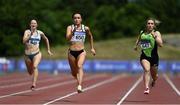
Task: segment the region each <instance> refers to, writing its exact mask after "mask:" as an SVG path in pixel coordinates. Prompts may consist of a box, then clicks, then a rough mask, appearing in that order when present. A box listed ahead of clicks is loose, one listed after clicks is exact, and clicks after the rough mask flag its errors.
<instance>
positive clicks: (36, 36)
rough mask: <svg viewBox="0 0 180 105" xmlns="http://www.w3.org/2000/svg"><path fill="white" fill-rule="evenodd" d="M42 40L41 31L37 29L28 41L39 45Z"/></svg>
mask: <svg viewBox="0 0 180 105" xmlns="http://www.w3.org/2000/svg"><path fill="white" fill-rule="evenodd" d="M40 40H41V35H40V31H38V30H37V31H36V33H35V34H33V35H32V36H31V37H30V38H29V40H28V43H29V44H33V45H38V46H39V43H40Z"/></svg>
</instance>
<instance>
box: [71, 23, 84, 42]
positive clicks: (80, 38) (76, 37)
mask: <svg viewBox="0 0 180 105" xmlns="http://www.w3.org/2000/svg"><path fill="white" fill-rule="evenodd" d="M71 28H72V35H73V36H72V38H71V41H72V42H83V43H84V42H85V38H86V30H85V26H84V25H83V24H82V25H81V29H80V30H78V29H76V27H75V25H74V24H73V25H71Z"/></svg>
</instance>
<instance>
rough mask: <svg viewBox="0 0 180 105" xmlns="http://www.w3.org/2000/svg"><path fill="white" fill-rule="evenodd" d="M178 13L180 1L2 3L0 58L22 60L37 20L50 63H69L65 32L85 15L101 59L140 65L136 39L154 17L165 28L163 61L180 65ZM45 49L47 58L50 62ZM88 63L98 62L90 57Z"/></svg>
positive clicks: (21, 0) (3, 0)
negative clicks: (78, 15)
mask: <svg viewBox="0 0 180 105" xmlns="http://www.w3.org/2000/svg"><path fill="white" fill-rule="evenodd" d="M179 11H180V0H0V42H1V44H0V56H5V57H13V58H19V57H22V56H23V54H24V45H23V44H22V37H23V34H24V30H26V29H27V28H29V22H30V20H31V19H37V21H38V24H39V27H38V28H39V30H42V31H43V32H44V33H45V34H46V36H47V37H48V38H49V41H50V44H51V47H52V50H53V52H54V56H53V57H51V58H52V59H66V51H67V49H68V45H67V41H66V40H65V34H66V33H65V32H66V27H67V26H68V25H70V24H72V18H71V15H72V14H73V13H74V12H80V13H82V17H83V23H84V24H85V25H87V26H89V27H90V29H91V31H92V33H93V36H94V41H95V48H96V49H97V56H96V58H98V59H136V58H137V55H139V53H137V52H134V51H133V45H134V43H135V38H136V37H137V35H138V33H139V32H140V30H142V29H143V28H144V25H145V21H146V19H147V18H149V17H153V18H156V19H157V20H159V21H160V22H161V23H160V25H159V26H158V27H157V28H158V30H159V31H160V32H161V33H162V35H163V40H164V42H165V46H164V47H163V48H162V49H161V50H160V56H161V58H162V59H180V56H179V55H180V49H179V48H180V44H179V43H180V37H179V34H178V33H180V29H179V27H180V13H179ZM86 42H88V41H86ZM41 43H43V44H41V49H42V52H43V55H44V58H47V59H49V58H50V57H49V56H48V55H47V53H46V51H45V50H46V49H45V43H44V42H43V41H42V42H41ZM87 46H88V45H87ZM87 48H89V47H87ZM87 51H88V52H89V50H87ZM88 57H89V58H90V59H91V58H93V57H92V56H90V54H89V53H88Z"/></svg>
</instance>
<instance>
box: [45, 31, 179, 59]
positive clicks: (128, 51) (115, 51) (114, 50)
mask: <svg viewBox="0 0 180 105" xmlns="http://www.w3.org/2000/svg"><path fill="white" fill-rule="evenodd" d="M162 37H163V40H164V46H163V47H162V48H159V56H160V59H165V60H179V59H180V46H175V45H173V44H171V43H168V42H173V41H174V40H175V41H177V40H179V43H180V34H168V35H163V36H162ZM135 41H136V38H135V37H133V38H121V39H115V40H106V41H99V42H96V41H95V42H94V44H95V49H96V51H97V55H96V56H95V57H93V56H92V55H91V54H90V47H89V43H86V45H85V46H86V51H87V58H88V59H114V60H115V59H117V60H119V59H120V60H132V59H139V58H138V57H139V54H140V49H139V51H138V52H136V51H134V50H133V46H134V43H135ZM67 49H68V45H65V46H60V45H59V46H56V47H52V51H53V52H54V55H53V56H52V57H51V58H50V57H49V56H48V55H47V53H46V49H42V53H43V58H46V59H67Z"/></svg>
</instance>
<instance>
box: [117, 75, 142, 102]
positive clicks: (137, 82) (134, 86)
mask: <svg viewBox="0 0 180 105" xmlns="http://www.w3.org/2000/svg"><path fill="white" fill-rule="evenodd" d="M142 80H143V76H141V77H140V78H139V79H138V80H137V81H136V82H135V83H134V85H133V86H132V87H131V89H130V90H129V91H128V92H127V93H126V94H125V95H124V96H123V98H122V99H121V100H120V101H119V102H118V103H117V104H116V105H121V104H122V102H123V101H124V100H125V99H126V98H127V97H128V95H129V94H130V93H131V92H132V91H133V90H134V89H135V88H136V87H137V86H138V84H139V83H140V82H141V81H142Z"/></svg>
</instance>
